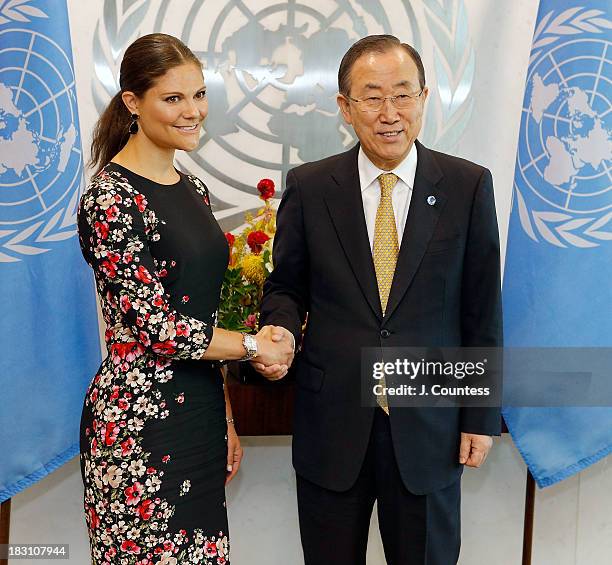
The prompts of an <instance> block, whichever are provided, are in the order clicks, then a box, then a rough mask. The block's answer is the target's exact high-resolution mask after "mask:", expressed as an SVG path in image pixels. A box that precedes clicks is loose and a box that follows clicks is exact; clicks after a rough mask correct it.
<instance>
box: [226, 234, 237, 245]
mask: <svg viewBox="0 0 612 565" xmlns="http://www.w3.org/2000/svg"><path fill="white" fill-rule="evenodd" d="M225 239H227V244H228V245H229V246H230V247H233V246H234V241H236V237H235V236H234V234H233V233H230V232H227V233H226V234H225Z"/></svg>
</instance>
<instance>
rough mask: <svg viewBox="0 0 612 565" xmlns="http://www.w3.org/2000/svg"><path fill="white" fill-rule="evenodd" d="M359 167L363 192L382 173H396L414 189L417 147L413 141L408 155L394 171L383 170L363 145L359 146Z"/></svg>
mask: <svg viewBox="0 0 612 565" xmlns="http://www.w3.org/2000/svg"><path fill="white" fill-rule="evenodd" d="M357 168H358V170H359V184H360V186H361V192H363V191H364V190H365V189H366V188H368V187H369V186H370V185H371V184H372V183H373V182H374V181H375V180H376V179H377V178H378V175H381V174H382V173H394V174H396V175H397V176H398V177H399V178H400V179H401V180H402V181H403V182H404V184H406V185H407V186H408V188H410V189H411V190H412V188H413V187H414V177H415V175H416V168H417V148H416V144H415V143H413V144H412V147H411V148H410V151H409V152H408V155H406V157H404V160H403V161H402V162H401V163H400V164H399V165H398V166H397V167H395V169H393V170H392V171H383V170H382V169H379V168H378V167H377V166H376V165H375V164H374V163H372V161H370V159H369V158H368V156H367V155H366V154H365V153H364V151H363V147H361V146H360V147H359V155H358V157H357Z"/></svg>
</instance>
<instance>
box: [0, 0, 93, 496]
mask: <svg viewBox="0 0 612 565" xmlns="http://www.w3.org/2000/svg"><path fill="white" fill-rule="evenodd" d="M82 183H83V154H82V151H81V139H80V135H79V118H78V113H77V100H76V91H75V85H74V70H73V65H72V51H71V45H70V30H69V27H68V13H67V8H66V2H65V0H54V1H53V2H43V1H39V0H17V1H16V0H0V296H1V300H2V302H1V303H2V309H1V312H0V340H1V343H2V347H1V348H0V501H4V500H6V499H7V498H10V497H11V496H13V495H14V494H16V493H17V492H19V491H20V490H22V489H24V488H26V487H27V486H29V485H30V484H32V483H33V482H35V481H37V480H39V479H41V478H43V477H44V476H45V475H47V474H48V473H50V472H51V471H53V470H54V469H56V468H57V467H58V466H59V465H61V464H63V463H64V462H66V461H67V460H68V459H70V458H71V457H73V456H74V455H75V454H76V453H78V438H79V419H80V415H81V407H82V404H83V398H84V395H85V390H86V388H87V385H88V382H89V380H90V379H91V377H92V376H93V374H94V373H95V369H96V367H97V365H98V363H99V361H100V345H99V338H98V323H97V314H96V306H95V299H94V287H93V281H92V275H91V273H90V271H89V269H88V267H87V266H86V264H85V262H84V261H83V259H82V257H81V254H80V251H79V245H78V240H77V237H76V209H77V204H78V198H79V193H80V189H81V187H82Z"/></svg>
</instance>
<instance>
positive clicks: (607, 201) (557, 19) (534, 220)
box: [515, 9, 612, 247]
mask: <svg viewBox="0 0 612 565" xmlns="http://www.w3.org/2000/svg"><path fill="white" fill-rule="evenodd" d="M595 12H597V13H595ZM601 15H602V13H601V12H600V11H597V10H589V11H582V12H581V11H580V9H578V12H577V11H576V9H573V10H567V11H565V12H563V13H561V14H560V15H559V14H551V15H550V17H548V18H545V19H544V20H542V21H543V22H544V24H545V25H544V26H540V29H539V30H537V31H536V37H535V38H534V50H533V51H532V60H531V65H530V67H529V73H528V77H527V91H526V96H525V106H526V107H525V108H523V115H522V123H521V139H520V141H519V155H518V163H517V171H516V185H515V190H516V192H515V195H516V197H517V200H518V202H517V203H518V206H519V216H520V219H521V224H522V226H523V229H524V230H525V232H526V233H527V234H528V235H529V236H530V237H531V238H532V239H534V240H535V241H541V240H544V241H547V242H548V243H551V244H553V245H556V246H559V247H567V246H574V247H596V246H598V245H601V244H602V243H603V242H605V241H610V240H612V233H611V231H610V223H611V220H612V182H611V181H612V175H611V168H612V115H611V102H612V100H611V94H612V88H611V84H610V76H612V49H611V43H610V41H608V40H607V37H609V34H601V33H600V32H603V31H606V26H605V25H604V24H605V23H606V22H607V26H608V27H607V29H610V27H612V24H611V23H610V22H609V21H607V20H605V19H603V18H601ZM593 20H594V21H593ZM547 22H550V23H548V26H546V23H547ZM585 30H589V31H585Z"/></svg>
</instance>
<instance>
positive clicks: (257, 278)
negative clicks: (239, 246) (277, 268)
mask: <svg viewBox="0 0 612 565" xmlns="http://www.w3.org/2000/svg"><path fill="white" fill-rule="evenodd" d="M240 268H241V269H242V274H243V275H244V277H245V278H246V279H247V280H248V281H250V282H252V283H255V284H257V285H262V284H263V283H264V281H265V280H266V272H265V269H264V264H263V260H262V257H261V256H260V255H252V254H250V253H248V254H247V255H245V256H244V257H243V258H242V260H241V261H240Z"/></svg>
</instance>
